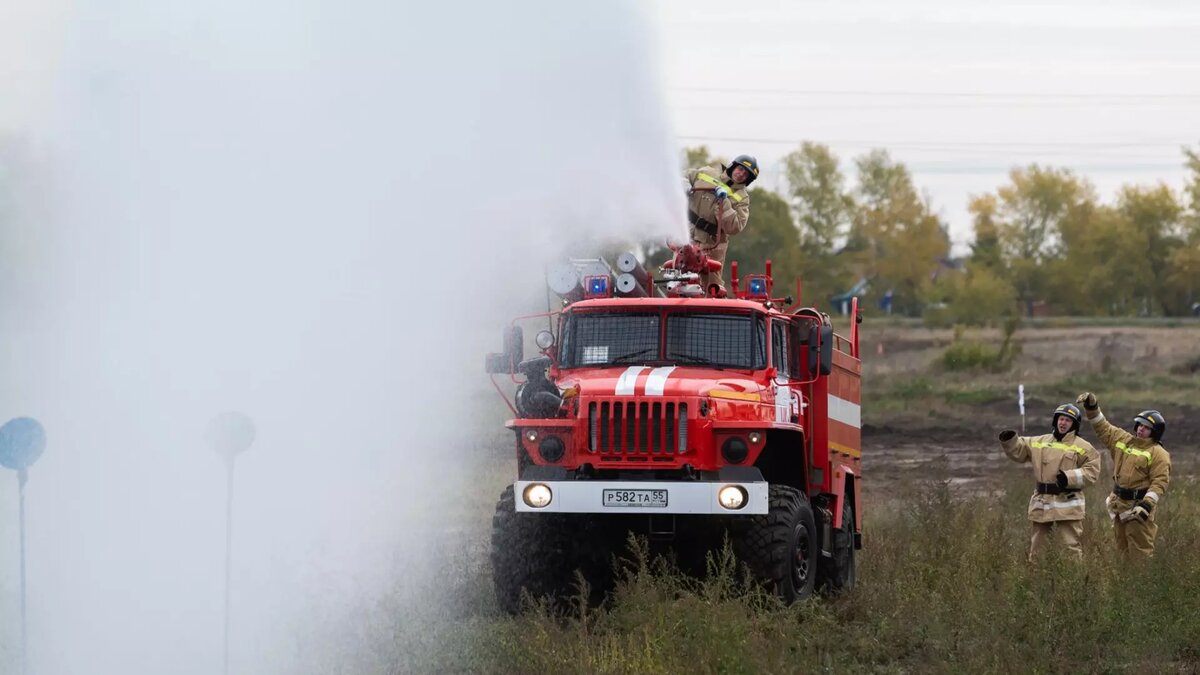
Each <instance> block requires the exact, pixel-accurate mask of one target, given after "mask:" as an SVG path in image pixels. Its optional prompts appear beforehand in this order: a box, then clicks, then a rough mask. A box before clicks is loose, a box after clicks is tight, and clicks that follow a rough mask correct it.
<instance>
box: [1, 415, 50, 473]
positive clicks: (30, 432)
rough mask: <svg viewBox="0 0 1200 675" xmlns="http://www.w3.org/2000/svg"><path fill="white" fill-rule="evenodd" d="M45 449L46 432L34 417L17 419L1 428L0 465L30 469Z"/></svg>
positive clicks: (16, 468)
mask: <svg viewBox="0 0 1200 675" xmlns="http://www.w3.org/2000/svg"><path fill="white" fill-rule="evenodd" d="M45 449H46V430H45V429H43V428H42V425H41V423H40V422H38V421H37V420H35V419H33V418H32V417H17V418H14V419H11V420H9V421H8V422H7V423H6V424H5V425H4V426H2V427H0V465H3V466H5V467H8V468H9V469H15V470H17V471H20V470H22V469H28V468H29V467H31V466H33V463H34V462H36V461H37V459H38V457H41V456H42V451H43V450H45Z"/></svg>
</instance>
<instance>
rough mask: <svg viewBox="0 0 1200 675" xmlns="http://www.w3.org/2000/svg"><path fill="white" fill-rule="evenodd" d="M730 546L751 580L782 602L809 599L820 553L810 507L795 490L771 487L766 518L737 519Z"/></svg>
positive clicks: (783, 486) (803, 497)
mask: <svg viewBox="0 0 1200 675" xmlns="http://www.w3.org/2000/svg"><path fill="white" fill-rule="evenodd" d="M733 545H734V552H735V553H736V554H737V556H738V559H739V560H741V561H742V562H744V563H745V564H746V566H747V567H749V568H750V572H751V573H752V574H753V575H754V577H755V578H756V579H758V581H759V582H760V583H762V584H763V585H764V586H766V587H767V588H770V589H772V590H774V591H775V593H777V594H778V595H779V597H781V598H783V600H784V602H787V603H792V602H795V601H797V600H803V599H805V598H807V597H809V596H810V595H812V592H813V587H814V585H815V583H816V579H817V560H818V558H820V555H821V551H820V543H819V542H818V541H817V525H816V521H814V520H813V512H812V506H811V505H810V504H809V503H808V499H807V498H806V497H805V496H804V494H803V493H802V492H800V491H799V490H797V489H795V488H793V487H789V486H786V485H771V486H770V487H769V494H768V512H767V514H766V515H763V516H749V517H747V518H745V519H744V520H741V519H739V521H738V523H737V525H736V527H735V537H734V540H733Z"/></svg>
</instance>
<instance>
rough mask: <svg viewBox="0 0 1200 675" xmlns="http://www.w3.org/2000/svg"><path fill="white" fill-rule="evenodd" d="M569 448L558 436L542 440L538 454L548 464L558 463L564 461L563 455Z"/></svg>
mask: <svg viewBox="0 0 1200 675" xmlns="http://www.w3.org/2000/svg"><path fill="white" fill-rule="evenodd" d="M566 449H567V446H566V445H565V444H564V443H563V442H562V439H561V438H559V437H558V436H547V437H545V438H543V439H542V444H541V445H539V446H538V454H539V455H541V456H542V459H544V460H546V461H547V462H557V461H558V460H560V459H562V457H563V453H564V452H565V451H566Z"/></svg>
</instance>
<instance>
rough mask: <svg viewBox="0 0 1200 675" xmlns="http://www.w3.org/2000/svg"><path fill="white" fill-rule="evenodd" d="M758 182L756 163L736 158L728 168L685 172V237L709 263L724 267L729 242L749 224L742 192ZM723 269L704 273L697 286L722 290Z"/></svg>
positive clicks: (747, 157) (748, 158)
mask: <svg viewBox="0 0 1200 675" xmlns="http://www.w3.org/2000/svg"><path fill="white" fill-rule="evenodd" d="M755 178H758V160H756V159H754V158H753V157H751V156H750V155H738V156H737V157H735V158H734V159H733V163H731V164H730V165H729V166H728V167H724V166H722V167H719V168H718V167H712V166H702V167H700V168H698V169H692V170H690V171H688V172H687V177H686V178H685V179H684V180H685V181H686V182H687V191H688V222H689V223H691V226H690V227H689V233H690V235H691V239H692V241H693V242H694V243H696V244H698V245H699V246H700V248H701V250H703V251H704V253H705V254H706V255H707V256H708V257H709V258H710V259H712V260H716V261H719V262H720V263H722V266H723V265H724V263H725V253H726V251H727V250H728V249H729V238H730V237H732V236H733V235H735V234H737V233H739V232H741V231H742V230H744V229H745V228H746V223H747V222H748V221H749V220H750V195H749V194H748V193H747V192H746V189H747V188H748V187H749V186H750V184H751V183H753V182H754V179H755ZM724 274H725V272H724V268H723V267H722V270H721V271H720V272H704V273H703V274H702V275H701V278H700V285H701V286H702V287H703V288H704V289H706V290H707V289H708V288H709V286H712V285H716V286H719V287H720V288H722V289H724V288H725V281H724Z"/></svg>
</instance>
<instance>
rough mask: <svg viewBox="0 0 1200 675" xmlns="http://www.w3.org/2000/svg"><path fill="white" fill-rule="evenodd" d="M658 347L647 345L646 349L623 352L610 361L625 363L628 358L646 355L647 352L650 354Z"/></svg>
mask: <svg viewBox="0 0 1200 675" xmlns="http://www.w3.org/2000/svg"><path fill="white" fill-rule="evenodd" d="M656 349H657V347H647V348H646V349H642V350H639V351H636V352H629V353H628V354H622V355H620V356H617V357H615V358H613V359H612V360H610V361H609V363H623V362H625V360H627V359H636V358H638V357H639V356H645V355H646V354H649V353H650V352H652V351H655V350H656Z"/></svg>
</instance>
